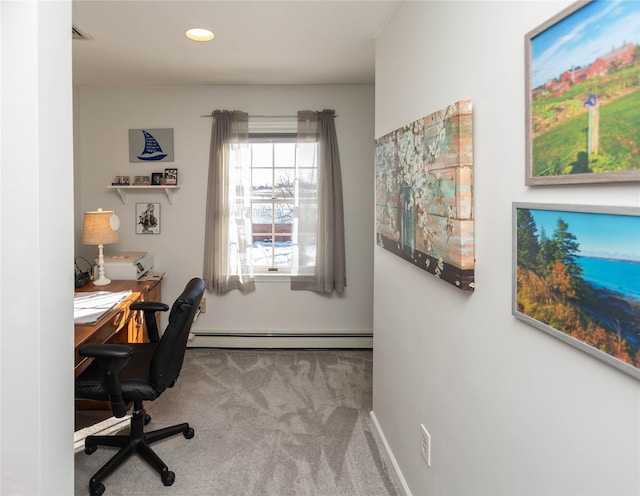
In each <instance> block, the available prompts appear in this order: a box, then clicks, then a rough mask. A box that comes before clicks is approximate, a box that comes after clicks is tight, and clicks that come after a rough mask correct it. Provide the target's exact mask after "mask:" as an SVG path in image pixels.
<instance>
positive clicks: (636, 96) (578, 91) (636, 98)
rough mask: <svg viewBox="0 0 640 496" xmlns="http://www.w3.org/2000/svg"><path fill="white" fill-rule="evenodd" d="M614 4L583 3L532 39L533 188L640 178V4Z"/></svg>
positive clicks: (529, 135)
mask: <svg viewBox="0 0 640 496" xmlns="http://www.w3.org/2000/svg"><path fill="white" fill-rule="evenodd" d="M613 5H614V4H613V3H612V2H610V1H606V0H589V1H579V2H576V3H574V4H572V5H570V6H569V7H567V8H566V9H564V10H563V11H561V12H560V13H558V14H557V15H556V16H554V17H552V18H551V19H549V20H547V21H546V22H544V23H543V24H541V25H539V26H537V27H536V28H534V29H533V30H531V31H530V32H528V33H527V34H526V35H525V71H526V74H525V84H526V98H525V102H526V104H525V105H526V109H525V110H526V111H525V115H526V179H525V183H526V184H527V185H529V186H540V185H553V184H582V183H604V182H609V183H610V182H626V181H640V154H638V152H637V150H638V148H639V147H640V135H639V134H638V132H637V130H638V128H640V86H638V85H637V79H638V77H640V76H639V74H640V60H637V56H636V53H637V52H638V50H637V46H638V43H639V40H638V34H637V29H638V28H637V21H635V24H634V21H633V20H634V19H637V18H638V15H640V2H616V4H615V8H612V6H613ZM627 83H628V84H627Z"/></svg>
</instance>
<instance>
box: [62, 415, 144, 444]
mask: <svg viewBox="0 0 640 496" xmlns="http://www.w3.org/2000/svg"><path fill="white" fill-rule="evenodd" d="M130 421H131V415H126V416H124V417H122V418H116V417H111V418H108V419H106V420H103V421H102V422H98V423H97V424H94V425H90V426H89V427H85V428H84V429H80V430H79V431H76V432H74V433H73V452H74V453H77V452H78V451H82V450H84V440H85V439H86V437H87V436H106V435H107V434H112V433H114V432H118V431H119V430H121V429H124V428H125V427H127V426H128V425H129V422H130Z"/></svg>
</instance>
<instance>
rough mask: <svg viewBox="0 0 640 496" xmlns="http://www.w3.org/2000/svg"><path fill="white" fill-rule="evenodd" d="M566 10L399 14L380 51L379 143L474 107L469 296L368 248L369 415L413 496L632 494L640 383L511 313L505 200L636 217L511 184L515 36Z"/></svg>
mask: <svg viewBox="0 0 640 496" xmlns="http://www.w3.org/2000/svg"><path fill="white" fill-rule="evenodd" d="M568 4H569V2H508V1H502V2H497V1H496V2H475V1H472V2H407V3H404V4H403V5H401V7H400V8H399V9H398V11H397V12H396V14H395V15H394V17H393V18H392V20H391V21H390V23H389V24H388V25H387V27H386V28H385V29H384V31H383V32H382V33H381V36H380V37H379V39H378V40H377V44H376V90H375V93H376V96H375V103H376V120H375V136H376V137H380V136H383V135H384V134H386V133H388V132H390V131H392V130H394V129H396V128H398V127H400V126H402V125H404V124H407V123H409V122H411V121H413V120H415V119H417V118H419V117H422V116H424V115H428V114H430V113H432V112H434V111H436V110H439V109H441V108H443V107H444V106H446V105H447V104H449V103H452V102H454V101H456V100H460V99H472V100H473V102H474V168H475V173H474V195H475V209H474V212H475V234H476V245H475V246H476V273H475V280H476V290H475V292H474V293H473V294H468V293H464V292H461V291H459V290H457V289H455V288H454V287H453V286H451V285H449V284H446V283H444V282H441V281H439V280H437V279H435V278H434V277H433V276H432V275H430V274H428V273H426V272H424V271H421V270H420V269H418V268H416V267H414V266H412V265H410V264H408V263H407V262H405V261H403V260H401V259H400V258H398V257H395V256H394V255H392V254H390V253H389V252H387V251H384V250H383V249H382V248H375V250H374V260H375V261H374V267H375V270H374V279H375V289H374V395H373V397H374V404H373V406H374V416H375V417H376V418H377V420H378V422H379V424H380V426H381V428H382V432H383V435H384V436H385V437H386V440H387V442H388V443H389V446H390V448H391V451H392V454H393V456H394V457H395V459H396V461H397V463H398V464H399V467H400V469H401V473H402V476H403V477H404V479H405V481H406V484H407V485H408V488H409V490H410V491H411V492H412V493H413V494H416V495H417V494H420V495H426V494H432V495H436V494H437V495H444V494H446V495H454V494H466V495H475V494H493V495H497V494H502V495H517V494H527V495H543V494H544V495H551V494H554V495H569V494H571V495H586V494H600V495H604V494H607V495H614V494H615V495H622V494H639V493H640V401H639V400H640V383H639V382H638V381H636V380H634V379H633V378H631V377H630V376H628V375H626V374H624V373H622V372H620V371H618V370H617V369H614V368H612V367H611V366H609V365H606V364H605V363H603V362H601V361H599V360H597V359H595V358H592V357H590V356H588V355H586V354H585V353H583V352H581V351H579V350H577V349H576V348H573V347H571V346H569V345H567V344H565V343H563V342H561V341H559V340H557V339H555V338H553V337H551V336H549V335H547V334H545V333H543V332H541V331H539V330H537V329H535V328H533V327H531V326H529V325H527V324H525V323H523V322H521V321H518V320H515V319H514V318H513V317H512V315H511V246H512V238H511V205H512V202H514V201H531V202H543V203H575V204H594V205H616V206H636V207H637V206H639V205H640V194H639V188H638V184H619V185H598V186H565V187H546V188H545V187H537V188H528V187H526V186H525V185H524V178H525V174H524V167H525V166H524V156H525V151H524V147H525V145H524V136H525V124H524V122H525V119H524V35H525V33H526V32H528V31H529V30H531V29H533V28H534V27H536V26H537V25H538V24H540V23H542V22H543V21H545V20H546V19H548V18H550V17H551V16H553V15H554V14H556V13H557V12H559V11H560V10H562V9H563V8H564V7H565V6H567V5H568ZM420 423H424V424H425V426H426V427H427V429H428V430H429V431H430V433H431V436H432V442H433V445H432V464H431V467H430V468H429V467H427V465H426V463H425V462H424V461H423V459H422V458H421V455H420V449H419V425H420Z"/></svg>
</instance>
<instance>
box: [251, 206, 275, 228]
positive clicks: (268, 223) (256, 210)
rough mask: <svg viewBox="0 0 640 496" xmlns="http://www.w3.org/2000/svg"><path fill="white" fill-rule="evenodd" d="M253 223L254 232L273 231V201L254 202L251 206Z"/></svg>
mask: <svg viewBox="0 0 640 496" xmlns="http://www.w3.org/2000/svg"><path fill="white" fill-rule="evenodd" d="M251 223H252V224H253V232H254V233H256V232H258V233H271V232H272V231H271V228H272V225H273V205H272V204H271V203H254V204H253V206H252V208H251Z"/></svg>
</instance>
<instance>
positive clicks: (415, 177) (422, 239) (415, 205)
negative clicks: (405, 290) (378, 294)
mask: <svg viewBox="0 0 640 496" xmlns="http://www.w3.org/2000/svg"><path fill="white" fill-rule="evenodd" d="M472 114H473V103H472V102H471V100H460V101H457V102H455V103H453V104H451V105H449V106H447V107H446V108H444V109H441V110H438V111H436V112H434V113H432V114H429V115H427V116H426V117H423V118H421V119H418V120H416V121H414V122H412V123H409V124H407V125H406V126H404V127H402V128H399V129H396V130H395V131H392V132H391V133H388V134H386V135H385V136H382V137H381V138H379V139H377V140H376V149H375V165H376V243H377V245H378V246H380V247H382V248H384V249H385V250H388V251H390V252H391V253H393V254H394V255H397V256H399V257H400V258H402V259H403V260H405V261H407V262H409V263H412V264H413V265H415V266H417V267H419V268H420V269H422V270H425V271H427V272H428V273H430V274H432V275H434V276H435V277H436V278H438V279H441V280H443V281H445V282H447V283H449V284H452V285H453V286H455V287H456V288H458V289H461V290H463V291H473V290H475V278H474V270H475V255H474V220H473V115H472Z"/></svg>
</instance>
